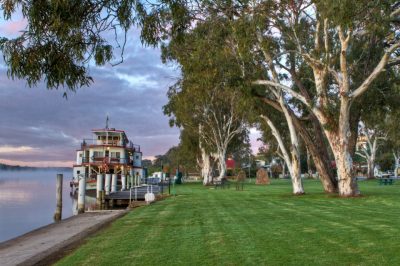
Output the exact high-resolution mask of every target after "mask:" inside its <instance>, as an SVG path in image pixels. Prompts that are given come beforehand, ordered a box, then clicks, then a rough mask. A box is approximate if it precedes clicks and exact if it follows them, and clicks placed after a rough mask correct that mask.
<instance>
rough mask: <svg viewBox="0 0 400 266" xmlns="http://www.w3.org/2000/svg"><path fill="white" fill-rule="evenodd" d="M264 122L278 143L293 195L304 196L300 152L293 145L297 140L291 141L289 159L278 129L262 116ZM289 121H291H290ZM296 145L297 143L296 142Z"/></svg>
mask: <svg viewBox="0 0 400 266" xmlns="http://www.w3.org/2000/svg"><path fill="white" fill-rule="evenodd" d="M262 118H264V120H265V121H266V122H267V124H268V126H269V127H270V128H271V131H272V135H274V137H275V139H276V140H277V142H278V145H279V149H280V150H281V152H282V158H283V159H284V160H285V162H286V165H287V166H288V168H289V172H290V177H291V180H292V186H293V194H295V195H301V194H304V188H303V182H302V180H301V174H300V152H299V149H297V147H298V146H296V144H293V141H294V140H296V139H297V138H295V139H293V138H291V140H292V149H291V153H290V154H291V158H290V156H289V153H288V151H287V149H286V147H285V145H284V142H283V139H282V136H281V134H280V133H279V131H278V129H277V128H276V127H275V125H274V124H273V123H272V121H271V120H270V119H269V118H268V117H266V116H262ZM290 121H291V120H290ZM297 144H298V142H297Z"/></svg>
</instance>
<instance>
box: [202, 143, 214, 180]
mask: <svg viewBox="0 0 400 266" xmlns="http://www.w3.org/2000/svg"><path fill="white" fill-rule="evenodd" d="M201 160H202V165H201V177H202V178H203V185H205V186H206V185H209V184H210V183H211V181H212V176H211V162H210V155H209V154H208V153H206V151H205V149H204V148H203V149H201Z"/></svg>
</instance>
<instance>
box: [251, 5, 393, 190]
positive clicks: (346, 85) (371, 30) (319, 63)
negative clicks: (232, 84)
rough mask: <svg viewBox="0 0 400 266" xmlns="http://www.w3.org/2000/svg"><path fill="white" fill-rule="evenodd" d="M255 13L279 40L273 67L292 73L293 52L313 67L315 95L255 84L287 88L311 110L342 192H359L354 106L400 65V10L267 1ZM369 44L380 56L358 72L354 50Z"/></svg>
mask: <svg viewBox="0 0 400 266" xmlns="http://www.w3.org/2000/svg"><path fill="white" fill-rule="evenodd" d="M254 11H255V13H257V12H258V13H260V14H261V15H260V18H261V19H260V24H259V26H260V28H261V32H262V33H261V34H262V38H265V39H269V40H276V42H275V43H277V44H278V45H279V46H278V49H277V50H276V52H275V53H274V54H273V55H272V59H273V60H271V63H272V64H273V66H274V67H276V68H279V69H281V70H282V72H284V73H289V74H292V73H290V72H289V71H287V69H286V67H285V64H284V61H285V57H288V56H289V55H290V54H295V57H296V60H297V62H299V63H302V64H306V65H307V66H308V67H309V68H311V69H312V71H313V79H314V83H315V85H314V89H313V90H312V94H311V93H310V92H307V93H305V92H303V91H301V90H294V89H293V88H292V87H291V86H288V85H286V84H282V83H279V82H276V81H275V80H274V79H272V78H269V79H266V80H259V81H258V82H257V84H263V85H266V86H271V87H274V88H275V89H279V90H282V91H285V92H287V93H288V94H290V96H291V97H293V98H294V99H296V100H297V101H299V102H300V103H301V104H303V105H304V106H305V107H306V108H307V109H308V110H309V111H310V112H312V114H313V115H314V116H315V117H316V118H317V119H318V121H319V123H320V124H321V126H322V128H323V130H324V133H325V136H326V138H327V140H328V142H329V145H330V148H331V150H332V152H333V154H334V156H335V161H336V166H337V171H338V178H339V194H340V195H341V196H354V195H357V194H358V193H359V191H358V189H357V185H356V179H355V178H354V174H353V167H352V156H351V151H350V146H349V138H350V135H351V133H350V132H351V131H350V117H351V105H352V104H353V102H354V101H355V100H356V99H357V98H359V97H361V96H362V95H363V94H364V93H365V92H366V91H367V90H368V89H369V88H371V84H372V83H373V82H374V81H375V80H376V79H377V77H378V76H379V74H380V73H382V72H384V71H385V69H386V67H388V66H390V65H391V64H392V63H393V64H395V63H397V58H396V57H395V56H394V54H395V53H396V52H397V51H398V48H399V46H400V43H399V41H398V40H397V35H396V27H397V25H396V24H395V23H396V21H394V20H396V18H397V16H398V14H399V13H400V10H399V9H398V6H397V5H392V4H390V3H388V2H370V1H365V2H364V1H359V2H354V1H343V2H337V1H299V2H292V1H291V2H287V3H286V2H274V1H265V2H264V3H262V4H261V5H257V8H256V9H254ZM263 13H267V14H268V16H264V14H263ZM376 14H379V15H376ZM376 25H379V26H378V27H377V26H376ZM310 37H311V38H310ZM371 42H373V43H374V45H375V46H376V47H378V48H379V50H378V53H377V55H378V56H379V58H377V60H374V61H373V62H371V65H372V66H373V69H372V70H371V71H370V72H367V73H363V75H359V73H358V71H357V70H358V69H357V68H358V67H359V66H358V61H359V60H360V59H362V57H358V58H357V57H354V56H355V55H356V53H355V52H354V50H353V49H355V48H359V46H360V43H366V44H370V43H371ZM285 44H287V45H285ZM366 47H368V46H366ZM356 74H357V75H356ZM292 79H295V78H294V77H292ZM310 94H311V95H310Z"/></svg>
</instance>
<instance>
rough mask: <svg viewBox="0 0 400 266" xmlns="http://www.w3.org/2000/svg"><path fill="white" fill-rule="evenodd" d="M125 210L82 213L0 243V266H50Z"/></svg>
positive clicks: (123, 213)
mask: <svg viewBox="0 0 400 266" xmlns="http://www.w3.org/2000/svg"><path fill="white" fill-rule="evenodd" d="M126 213H127V211H126V210H112V211H95V212H86V213H84V214H80V215H77V216H72V217H70V218H67V219H65V220H62V221H61V222H58V223H53V224H50V225H47V226H44V227H41V228H39V229H36V230H34V231H32V232H29V233H27V234H25V235H22V236H19V237H17V238H14V239H11V240H8V241H5V242H3V243H1V244H0V265H2V266H8V265H35V264H40V265H43V264H50V263H52V262H54V261H56V260H57V259H59V258H61V257H63V256H64V255H65V254H66V253H67V252H68V251H69V250H71V249H72V248H74V247H75V246H77V245H78V244H79V243H81V241H82V240H83V239H84V238H85V237H87V236H88V235H90V234H93V233H95V232H97V231H98V230H99V229H101V228H103V227H104V226H106V225H108V224H110V223H111V222H112V221H114V220H115V219H117V218H119V217H121V216H123V215H125V214H126Z"/></svg>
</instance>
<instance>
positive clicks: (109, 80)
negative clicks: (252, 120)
mask: <svg viewBox="0 0 400 266" xmlns="http://www.w3.org/2000/svg"><path fill="white" fill-rule="evenodd" d="M23 26H24V22H23V21H21V20H14V21H12V22H7V23H4V22H1V21H0V36H12V35H15V33H16V32H18V30H20V29H22V28H23ZM127 44H128V45H127V48H126V51H125V56H124V58H125V59H124V62H123V63H122V64H120V65H118V66H115V67H112V66H110V65H106V66H104V67H95V66H92V67H91V68H90V74H91V76H92V77H93V78H94V83H93V84H92V85H91V86H90V87H84V88H81V89H79V90H78V91H77V92H76V93H69V94H68V99H67V100H66V99H65V98H63V97H62V95H63V93H64V91H63V90H59V91H57V90H47V89H46V88H45V86H44V85H39V86H37V87H34V88H29V87H27V86H26V83H25V81H23V80H10V79H8V77H7V69H6V67H5V65H4V63H3V61H2V56H1V60H0V163H7V164H13V165H16V164H18V165H30V166H71V165H72V163H73V160H74V158H75V150H76V149H77V148H78V147H79V144H80V142H81V140H82V139H83V138H91V132H90V130H91V129H93V128H103V127H104V126H105V120H106V116H107V115H108V116H109V117H110V127H114V128H117V129H123V130H125V131H126V133H127V135H128V138H129V139H130V140H132V141H133V142H134V143H136V144H139V145H141V148H142V151H143V155H144V156H145V157H147V158H152V157H153V156H155V155H157V154H164V153H165V152H166V151H167V150H168V149H169V148H170V147H172V146H174V145H176V144H178V142H179V130H178V129H177V128H170V127H169V125H168V118H167V117H165V116H164V115H163V112H162V106H163V105H164V104H166V103H167V97H166V92H167V90H168V87H169V86H171V85H172V84H174V83H175V82H176V80H177V79H178V78H179V75H180V74H179V69H178V67H177V66H176V65H175V66H174V65H172V64H171V65H164V64H162V62H161V60H160V51H159V50H158V49H154V48H149V47H143V46H142V45H141V43H140V40H139V37H138V31H132V32H130V35H129V37H128V42H127ZM257 135H258V134H257V132H255V131H254V130H252V136H251V140H252V143H253V146H254V147H253V150H257V146H258V145H257V143H256V139H257Z"/></svg>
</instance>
